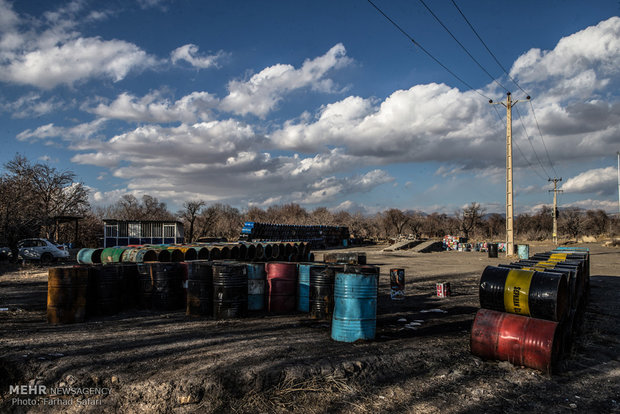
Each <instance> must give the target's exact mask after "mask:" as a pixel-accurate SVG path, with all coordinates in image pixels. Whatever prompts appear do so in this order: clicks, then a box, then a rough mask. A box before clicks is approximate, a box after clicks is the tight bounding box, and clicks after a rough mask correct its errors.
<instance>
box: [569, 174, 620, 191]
mask: <svg viewBox="0 0 620 414" xmlns="http://www.w3.org/2000/svg"><path fill="white" fill-rule="evenodd" d="M617 179H618V176H617V170H616V168H615V167H606V168H596V169H593V170H588V171H584V172H582V173H581V174H578V175H576V176H575V177H571V178H569V179H568V180H566V182H565V183H564V184H563V185H562V190H564V191H565V192H567V193H594V194H598V195H611V194H613V193H615V192H616V191H617V186H618V183H617Z"/></svg>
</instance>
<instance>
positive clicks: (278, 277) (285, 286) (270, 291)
mask: <svg viewBox="0 0 620 414" xmlns="http://www.w3.org/2000/svg"><path fill="white" fill-rule="evenodd" d="M265 272H266V274H267V306H268V310H269V312H291V311H294V310H295V304H296V300H295V293H296V290H297V265H296V264H295V263H286V262H270V263H267V264H266V265H265Z"/></svg>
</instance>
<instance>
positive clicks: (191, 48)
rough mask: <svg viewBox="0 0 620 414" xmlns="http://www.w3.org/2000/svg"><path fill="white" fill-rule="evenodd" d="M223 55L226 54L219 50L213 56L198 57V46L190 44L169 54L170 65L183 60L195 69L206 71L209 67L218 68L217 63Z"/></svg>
mask: <svg viewBox="0 0 620 414" xmlns="http://www.w3.org/2000/svg"><path fill="white" fill-rule="evenodd" d="M225 55H226V54H225V53H224V52H223V51H221V50H220V51H219V52H217V53H216V54H215V55H207V56H198V46H196V45H194V44H191V43H190V44H187V45H183V46H181V47H178V48H176V49H174V50H173V51H172V52H171V53H170V59H171V60H172V63H177V62H178V61H181V60H184V61H186V62H187V63H189V64H190V65H192V66H193V67H195V68H198V69H207V68H210V67H218V66H219V61H220V60H221V59H222V57H224V56H225Z"/></svg>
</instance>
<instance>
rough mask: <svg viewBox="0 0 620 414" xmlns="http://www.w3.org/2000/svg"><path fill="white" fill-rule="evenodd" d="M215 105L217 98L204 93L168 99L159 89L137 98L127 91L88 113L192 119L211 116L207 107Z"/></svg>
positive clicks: (140, 119)
mask: <svg viewBox="0 0 620 414" xmlns="http://www.w3.org/2000/svg"><path fill="white" fill-rule="evenodd" d="M216 106H217V99H216V98H215V97H214V96H213V95H211V94H210V93H208V92H192V93H191V94H189V95H187V96H184V97H182V98H181V99H179V100H177V101H174V102H171V101H170V100H168V99H162V97H161V94H160V93H159V92H153V93H150V94H147V95H145V96H143V97H142V98H137V97H136V96H133V95H131V94H129V93H126V92H125V93H122V94H120V95H119V96H118V97H117V98H116V99H115V100H114V101H113V102H112V103H111V104H109V105H105V104H103V103H101V104H99V105H98V106H97V107H96V108H92V109H89V110H88V111H89V112H92V113H94V114H97V115H99V116H102V117H106V118H110V119H121V120H124V121H128V122H155V123H168V122H175V121H179V122H189V123H191V122H196V121H198V120H203V121H204V120H208V119H210V118H211V116H210V112H211V110H212V109H213V108H214V107H216Z"/></svg>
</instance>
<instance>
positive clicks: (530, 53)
mask: <svg viewBox="0 0 620 414" xmlns="http://www.w3.org/2000/svg"><path fill="white" fill-rule="evenodd" d="M374 2H375V4H376V5H377V6H379V7H380V8H381V9H382V10H383V11H384V12H385V13H386V14H387V15H389V16H390V17H391V18H393V19H394V20H395V21H396V22H397V23H398V24H399V25H400V26H401V27H402V28H403V29H404V30H405V31H407V32H408V33H409V35H411V36H412V37H413V38H414V39H415V40H416V41H417V42H418V43H419V44H420V45H422V46H423V47H424V48H425V49H426V50H427V51H429V52H430V53H431V54H432V55H433V56H434V57H435V58H436V59H438V60H440V61H441V62H442V63H443V64H444V65H445V66H447V67H448V68H450V70H452V71H453V72H454V73H455V74H457V75H458V76H459V77H460V78H461V79H463V80H464V81H465V82H466V83H467V84H468V85H469V86H471V87H472V88H474V90H472V89H470V88H469V87H468V86H466V85H464V84H463V83H461V82H460V81H459V80H457V79H455V78H454V77H453V76H452V75H451V74H450V73H448V72H447V71H445V70H444V69H442V68H441V67H440V66H439V65H438V64H437V63H436V62H434V61H433V60H432V59H431V58H429V57H428V56H427V55H426V54H425V53H424V52H423V51H422V50H420V49H419V48H417V47H415V46H414V45H413V44H412V43H411V42H410V41H409V40H408V39H407V38H406V37H405V36H403V34H402V33H400V32H399V31H398V30H397V29H396V28H395V27H394V26H392V25H391V24H390V23H389V22H388V21H387V20H386V19H385V18H384V17H383V16H381V15H380V14H379V13H378V12H377V10H375V9H374V8H373V7H372V5H371V4H370V3H369V2H368V1H366V0H343V1H321V0H313V1H284V0H282V1H261V2H258V1H235V0H226V1H209V2H199V1H184V0H176V1H164V0H140V1H136V2H131V1H126V2H95V1H73V2H66V1H61V2H55V1H47V2H32V1H22V2H10V1H7V0H0V122H1V125H2V128H1V129H0V142H1V143H2V148H3V149H2V152H1V154H0V162H1V163H5V162H6V161H8V160H10V159H12V158H13V157H14V156H15V154H16V153H18V152H19V153H21V154H23V155H26V156H27V157H28V158H29V159H31V160H43V161H46V162H49V163H50V164H51V165H52V166H55V167H57V168H59V169H71V170H73V171H74V172H75V173H76V174H77V175H78V176H79V177H80V178H81V179H82V180H83V182H84V183H85V184H86V185H87V186H88V187H89V188H90V189H91V201H92V203H93V204H95V205H105V204H109V203H112V202H114V201H115V200H117V199H118V198H119V197H120V196H122V195H123V194H127V193H131V194H134V195H136V196H138V197H139V196H141V195H143V194H150V195H153V196H156V197H158V198H159V199H161V200H163V201H166V202H167V203H168V205H169V207H170V208H171V209H172V210H175V209H177V208H179V207H180V205H181V204H182V203H183V201H185V200H189V199H204V200H205V201H207V202H210V203H211V202H224V203H229V204H232V205H234V206H236V207H239V208H241V209H243V208H247V207H248V206H249V205H257V206H260V207H267V206H269V205H271V204H280V203H289V202H295V203H299V204H302V205H303V206H305V207H307V208H310V209H312V208H314V207H317V206H326V207H329V208H330V209H332V210H334V211H335V210H342V209H344V210H349V211H362V212H366V213H374V212H377V211H381V210H383V209H385V208H389V207H397V208H401V209H416V210H423V211H426V212H429V213H430V212H433V211H440V212H447V213H452V212H454V211H455V210H457V209H459V208H460V207H462V206H463V205H465V204H468V203H470V202H472V201H477V202H480V203H481V204H482V205H483V206H484V207H485V208H486V210H487V211H488V212H503V211H504V203H505V181H504V180H505V169H504V167H505V124H504V123H503V122H504V121H501V120H500V118H504V119H505V110H504V108H503V107H499V108H500V112H499V114H500V116H499V117H498V113H497V112H496V110H495V107H494V106H492V105H489V104H488V102H487V99H486V98H487V97H489V98H492V99H494V100H495V101H500V100H504V99H505V96H506V91H505V90H504V89H502V87H500V86H498V83H499V84H501V85H503V86H505V87H506V88H507V89H508V90H510V91H512V93H513V94H512V96H513V98H514V99H519V100H521V102H520V103H518V104H517V105H516V108H517V109H518V110H515V111H514V112H513V117H514V123H513V133H514V140H515V148H514V157H515V194H516V199H515V204H516V210H517V212H530V211H535V210H536V209H537V208H540V206H541V205H543V204H549V203H551V201H552V195H551V193H549V192H548V190H549V188H550V184H549V183H548V182H547V178H549V177H554V176H560V177H562V178H563V181H562V189H563V190H564V193H562V195H561V198H560V203H561V205H562V206H578V207H582V208H586V209H591V208H603V209H605V210H607V211H610V212H615V211H617V202H618V201H617V182H616V151H619V150H620V96H619V95H620V93H619V92H620V91H619V89H618V87H619V80H620V77H619V74H620V18H619V17H617V16H618V15H619V14H620V3H619V2H618V1H616V0H613V1H596V2H593V3H588V4H589V6H588V7H586V6H584V3H583V2H582V1H545V2H538V1H522V2H509V1H476V2H465V1H462V0H455V2H456V4H457V5H458V6H459V7H460V9H461V10H462V12H463V13H464V14H465V16H466V17H467V18H468V19H469V21H470V22H471V24H472V25H473V26H474V28H475V29H476V30H477V32H478V33H479V34H480V36H481V37H482V39H483V40H484V41H485V42H486V44H487V45H488V47H489V48H490V49H491V51H493V53H494V54H495V55H496V57H497V58H498V60H499V61H500V62H501V64H502V66H503V67H504V68H506V69H507V70H508V71H509V72H510V76H511V77H512V78H513V79H515V80H516V81H517V83H518V84H519V85H520V86H521V87H522V88H523V89H524V90H526V91H527V92H528V93H529V94H530V95H531V96H532V101H531V105H530V103H528V102H526V101H524V100H523V98H524V97H525V94H524V93H523V92H522V91H521V90H520V89H519V88H518V87H517V86H515V84H514V83H512V82H511V81H510V79H508V77H507V76H506V74H504V73H503V71H502V69H501V68H500V67H499V66H498V65H497V64H496V63H495V62H494V60H493V59H492V57H491V56H490V55H489V54H488V53H487V52H486V50H485V49H484V47H483V45H482V44H481V43H480V41H479V40H478V39H477V38H476V37H475V35H474V34H473V32H472V31H471V29H470V28H469V27H468V26H467V23H466V22H465V20H464V19H463V18H462V17H461V15H460V14H459V13H458V10H457V9H456V8H455V7H454V5H453V3H452V1H451V0H434V1H430V0H426V1H425V2H426V4H427V5H428V6H429V7H430V8H431V9H432V11H433V12H434V13H435V14H436V15H437V16H438V17H439V18H440V19H441V20H442V22H443V23H444V24H445V25H446V26H447V27H448V28H449V29H450V30H451V31H452V33H453V34H454V35H455V36H456V37H457V38H458V39H459V41H460V42H461V43H462V44H464V45H465V46H466V48H467V49H468V50H469V52H470V53H471V54H472V55H473V56H475V57H476V59H477V60H478V62H479V63H480V64H481V65H482V66H483V67H484V68H485V69H486V70H487V71H488V72H489V73H490V74H491V75H492V77H493V78H494V79H495V80H497V82H495V81H494V80H493V79H491V78H490V77H489V76H488V75H487V74H485V73H484V72H483V71H482V70H481V69H480V68H479V67H478V66H477V65H476V63H474V62H473V61H472V60H471V59H470V58H469V57H468V56H467V55H466V54H465V52H464V51H463V50H462V49H461V48H460V47H459V46H458V44H457V43H456V42H455V41H454V40H453V39H452V38H451V37H450V35H449V34H448V33H447V32H446V31H445V30H444V29H443V28H442V27H441V26H440V25H439V24H438V23H437V21H436V20H434V18H433V17H432V15H431V14H430V13H429V12H428V11H427V10H426V8H425V7H424V5H423V4H422V2H420V1H404V0H390V1H387V0H375V1H374ZM532 107H533V108H534V110H535V112H534V113H533V112H532ZM534 115H535V116H534ZM536 120H538V125H539V126H540V132H539V130H538V128H537V125H536ZM541 135H542V138H541ZM543 140H544V141H543ZM547 153H548V155H547ZM550 161H551V162H550ZM551 163H553V166H552V165H551ZM540 164H542V165H540Z"/></svg>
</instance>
